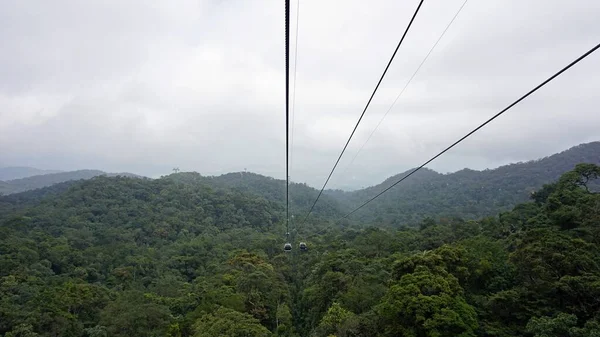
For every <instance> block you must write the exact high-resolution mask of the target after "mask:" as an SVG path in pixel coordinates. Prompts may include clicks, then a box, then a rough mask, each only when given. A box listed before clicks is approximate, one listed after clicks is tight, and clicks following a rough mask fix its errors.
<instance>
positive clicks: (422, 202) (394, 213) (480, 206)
mask: <svg viewBox="0 0 600 337" xmlns="http://www.w3.org/2000/svg"><path fill="white" fill-rule="evenodd" d="M579 163H592V164H597V165H600V142H592V143H586V144H581V145H577V146H575V147H572V148H570V149H568V150H565V151H562V152H560V153H557V154H554V155H551V156H548V157H545V158H541V159H536V160H531V161H528V162H520V163H514V164H509V165H504V166H500V167H498V168H496V169H487V170H482V171H476V170H470V169H463V170H460V171H457V172H454V173H448V174H441V173H438V172H435V171H433V170H430V169H422V170H420V171H418V172H417V173H415V174H413V175H412V176H411V177H410V178H408V179H406V180H405V181H403V182H402V183H401V184H398V185H397V186H395V187H394V188H392V189H390V190H389V191H388V192H386V193H385V194H383V195H382V196H381V197H379V198H378V199H377V200H376V201H373V202H372V203H371V204H369V205H368V206H366V207H364V208H363V209H361V210H360V211H359V212H357V213H356V215H355V216H356V218H358V219H360V220H362V221H368V222H372V221H375V220H377V221H380V222H381V221H383V222H388V223H394V224H402V223H415V222H419V221H421V220H422V219H423V218H425V217H427V216H435V217H440V216H445V217H463V218H469V219H470V218H479V217H482V216H487V215H492V214H496V213H498V212H499V211H504V210H509V209H511V208H512V207H513V206H515V205H516V204H519V203H522V202H525V201H527V200H528V198H529V196H530V194H531V192H533V191H535V190H537V189H539V188H541V187H542V186H543V185H544V184H546V183H549V182H551V181H554V180H556V179H558V178H559V177H560V176H561V175H562V174H563V173H565V172H567V171H570V170H572V169H573V168H574V167H575V165H577V164H579ZM411 171H412V170H408V171H406V172H404V173H401V174H398V175H395V176H392V177H390V178H388V179H386V180H385V181H384V182H383V183H381V184H378V185H375V186H371V187H368V188H365V189H362V190H358V191H353V192H342V191H327V192H326V193H327V194H329V195H330V196H332V197H334V198H335V199H336V200H338V201H339V202H340V203H342V204H344V205H345V206H347V207H349V209H353V208H354V207H357V206H358V205H360V204H361V203H363V202H365V201H366V200H369V199H370V198H372V197H373V196H375V195H377V194H378V193H380V192H381V191H383V190H384V189H386V188H388V187H389V186H390V185H391V184H393V183H394V182H396V181H398V180H399V179H401V178H402V177H404V176H405V175H407V174H409V173H410V172H411Z"/></svg>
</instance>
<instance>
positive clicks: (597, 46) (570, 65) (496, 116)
mask: <svg viewBox="0 0 600 337" xmlns="http://www.w3.org/2000/svg"><path fill="white" fill-rule="evenodd" d="M598 48H600V44H597V45H596V46H595V47H594V48H592V49H590V50H589V51H587V52H586V53H585V54H583V55H581V56H580V57H578V58H577V59H576V60H575V61H573V62H571V63H569V65H567V66H566V67H564V68H562V69H561V70H560V71H558V72H557V73H555V74H554V75H552V76H550V77H549V78H548V79H547V80H545V81H544V82H542V83H540V84H539V85H538V86H536V87H535V88H533V89H532V90H530V91H529V92H528V93H526V94H525V95H523V96H521V98H519V99H517V100H516V101H514V102H513V103H512V104H510V105H509V106H507V107H506V108H504V109H502V111H500V112H498V113H497V114H495V115H494V116H492V117H491V118H490V119H488V120H487V121H485V122H484V123H483V124H481V125H479V126H478V127H476V128H475V129H473V130H472V131H471V132H469V133H467V134H466V135H464V136H463V137H462V138H460V139H459V140H457V141H456V142H454V143H453V144H452V145H450V146H448V147H447V148H445V149H444V150H443V151H442V152H440V153H438V154H436V155H435V156H433V157H432V158H431V159H429V160H428V161H426V162H425V163H423V164H422V165H421V166H419V167H417V168H416V169H414V170H412V171H411V172H410V173H409V174H407V175H406V176H404V177H402V178H401V179H400V180H398V181H397V182H395V183H393V184H392V185H391V186H389V187H388V188H386V189H385V190H383V191H381V192H379V193H378V194H377V195H376V196H374V197H372V198H371V199H369V200H367V201H366V202H365V203H363V204H362V205H360V206H358V207H357V208H355V209H354V210H353V211H352V212H350V213H348V214H346V215H344V216H343V217H341V218H340V219H339V220H341V219H345V218H347V217H348V216H350V215H352V214H353V213H354V212H356V211H358V210H359V209H361V208H363V207H364V206H366V205H367V204H368V203H370V202H371V201H373V200H375V199H377V198H378V197H379V196H381V195H382V194H384V193H385V192H387V191H389V190H390V189H391V188H392V187H394V186H396V185H398V184H399V183H401V182H403V181H404V180H406V179H407V178H408V177H410V176H411V175H413V174H414V173H415V172H417V171H419V170H420V169H422V168H423V167H425V166H426V165H427V164H429V163H431V162H432V161H434V160H435V159H437V158H438V157H440V156H441V155H443V154H444V153H446V152H447V151H448V150H450V149H451V148H453V147H454V146H456V145H457V144H458V143H460V142H462V141H463V140H465V139H466V138H467V137H469V136H471V135H472V134H474V133H475V132H477V131H479V129H481V128H483V127H484V126H486V125H487V124H488V123H490V122H491V121H493V120H494V119H496V118H498V117H499V116H500V115H502V114H503V113H505V112H506V111H508V110H509V109H511V108H512V107H514V106H515V105H517V104H518V103H519V102H521V101H522V100H524V99H525V98H527V97H528V96H529V95H531V94H533V93H534V92H536V91H537V90H538V89H540V88H541V87H543V86H544V85H546V84H548V83H549V82H550V81H552V80H553V79H555V78H556V77H558V76H559V75H560V74H562V73H564V72H565V71H567V70H568V69H569V68H571V67H572V66H574V65H575V64H577V63H579V61H581V60H583V59H584V58H586V57H587V56H589V55H590V54H592V53H593V52H595V51H596V50H597V49H598Z"/></svg>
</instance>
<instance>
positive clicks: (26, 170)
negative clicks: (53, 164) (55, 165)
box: [0, 166, 62, 181]
mask: <svg viewBox="0 0 600 337" xmlns="http://www.w3.org/2000/svg"><path fill="white" fill-rule="evenodd" d="M59 172H62V171H59V170H40V169H37V168H33V167H26V166H12V167H1V168H0V180H3V181H6V180H14V179H22V178H27V177H31V176H39V175H42V174H49V173H59Z"/></svg>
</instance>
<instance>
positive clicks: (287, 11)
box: [285, 0, 290, 237]
mask: <svg viewBox="0 0 600 337" xmlns="http://www.w3.org/2000/svg"><path fill="white" fill-rule="evenodd" d="M289 54H290V0H285V227H286V236H288V237H289V234H290V165H289V164H290V144H289V141H290V57H289Z"/></svg>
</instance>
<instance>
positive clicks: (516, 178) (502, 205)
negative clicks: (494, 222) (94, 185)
mask: <svg viewBox="0 0 600 337" xmlns="http://www.w3.org/2000/svg"><path fill="white" fill-rule="evenodd" d="M579 163H593V164H597V165H600V142H592V143H586V144H581V145H578V146H575V147H572V148H570V149H568V150H566V151H562V152H560V153H557V154H554V155H551V156H548V157H545V158H541V159H536V160H532V161H528V162H520V163H514V164H509V165H505V166H501V167H498V168H495V169H487V170H482V171H476V170H471V169H463V170H460V171H457V172H453V173H448V174H442V173H438V172H436V171H433V170H431V169H428V168H424V169H422V170H420V171H419V172H417V173H415V174H414V175H412V176H411V177H410V178H409V179H406V180H405V181H404V182H402V184H399V185H398V186H396V187H394V188H392V189H391V190H389V191H388V192H387V193H385V194H383V195H382V196H381V197H379V198H378V199H377V200H375V201H373V202H372V203H370V204H369V205H368V206H366V207H364V208H362V209H361V210H360V211H358V212H356V213H355V214H353V215H352V217H351V218H350V221H358V222H360V223H363V224H373V223H378V224H380V225H381V224H387V225H391V226H402V225H414V224H417V223H419V222H421V221H422V220H423V219H425V218H427V217H433V218H438V219H439V218H442V217H446V218H452V217H460V218H464V219H476V218H481V217H485V216H491V215H494V214H497V213H498V212H502V211H505V210H509V209H511V208H512V207H513V206H515V205H517V204H519V203H522V202H525V201H527V200H528V199H529V196H530V194H531V192H533V191H535V190H538V189H540V188H541V187H542V186H543V185H544V184H546V183H549V182H552V181H555V180H556V179H557V178H559V177H560V176H561V175H562V174H563V173H565V172H567V171H570V170H572V169H573V168H574V167H575V165H577V164H579ZM410 171H411V170H409V171H406V172H404V173H401V174H398V175H395V176H392V177H389V178H388V179H386V180H385V181H384V182H382V183H381V184H378V185H375V186H371V187H368V188H365V189H361V190H357V191H351V192H345V191H341V190H326V191H325V192H324V193H323V195H322V196H321V198H320V199H319V202H318V203H317V204H316V206H315V208H314V210H313V213H312V216H311V218H310V219H309V222H310V221H316V220H317V218H318V219H320V220H325V219H327V220H331V219H338V218H339V217H340V216H342V215H344V214H346V213H347V212H349V211H351V210H353V209H354V208H355V207H357V206H358V205H360V204H362V203H363V202H365V201H366V200H369V199H370V198H372V197H373V196H374V195H376V194H378V193H379V192H381V191H382V190H383V189H385V188H387V187H389V186H390V185H391V184H393V183H394V182H395V181H397V180H398V179H400V178H402V177H403V176H405V175H406V174H408V173H409V172H410ZM99 175H108V176H115V175H124V176H129V177H139V176H136V175H134V174H130V173H121V174H106V173H105V172H102V171H97V170H82V171H74V172H63V173H57V174H48V175H42V176H35V177H30V178H25V179H19V180H14V181H8V182H0V194H2V193H4V194H11V193H17V192H22V191H27V190H31V189H35V188H40V187H44V186H50V185H52V184H56V183H59V182H65V181H70V180H78V179H90V178H93V177H95V176H99ZM161 179H166V180H172V181H174V182H176V183H178V184H181V185H182V186H185V185H194V186H195V185H205V186H207V187H210V188H212V189H215V190H221V191H224V192H226V193H227V191H237V192H241V193H245V194H252V195H256V196H260V197H263V198H264V199H266V200H268V201H270V202H275V203H280V204H281V205H283V204H284V203H285V188H286V185H285V181H284V180H280V179H274V178H272V177H267V176H263V175H260V174H256V173H250V172H235V173H227V174H223V175H220V176H202V175H200V174H199V173H196V172H181V173H174V174H170V175H168V176H164V177H162V178H161ZM592 187H594V186H592ZM595 188H598V189H599V190H600V186H596V187H595ZM318 192H319V191H318V190H317V189H315V188H312V187H310V186H308V185H306V184H303V183H292V184H290V216H294V217H295V220H292V221H293V222H294V221H296V222H298V223H299V224H300V223H301V222H302V223H303V219H304V217H305V216H306V213H307V212H308V210H309V209H310V208H311V206H312V204H313V202H314V200H315V198H316V196H317V195H318ZM42 193H43V191H42ZM23 197H25V196H23ZM17 198H20V197H19V195H17ZM320 220H318V221H320Z"/></svg>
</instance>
